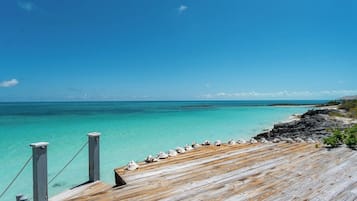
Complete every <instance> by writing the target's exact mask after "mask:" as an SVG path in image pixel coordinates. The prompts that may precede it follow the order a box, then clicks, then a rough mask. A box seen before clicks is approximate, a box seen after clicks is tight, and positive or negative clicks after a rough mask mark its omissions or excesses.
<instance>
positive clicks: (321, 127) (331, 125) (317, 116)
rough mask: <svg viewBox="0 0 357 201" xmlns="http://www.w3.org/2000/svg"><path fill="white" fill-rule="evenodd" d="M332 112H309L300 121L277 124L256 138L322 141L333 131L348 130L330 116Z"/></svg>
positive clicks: (326, 110)
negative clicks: (338, 129) (337, 129)
mask: <svg viewBox="0 0 357 201" xmlns="http://www.w3.org/2000/svg"><path fill="white" fill-rule="evenodd" d="M331 111H334V110H330V109H321V110H309V111H307V112H306V113H304V114H303V115H301V118H300V119H299V120H297V121H292V122H287V123H278V124H275V125H274V127H273V129H271V130H270V131H268V132H263V133H260V134H258V135H257V136H256V137H255V138H256V139H257V140H259V139H262V138H265V139H267V140H269V141H272V140H274V139H275V138H280V139H286V138H291V139H296V138H299V139H302V140H305V141H320V140H321V139H322V138H325V137H327V136H330V135H331V134H332V130H333V129H336V128H346V127H347V126H348V125H345V124H344V123H343V122H341V121H338V120H336V119H333V118H331V117H330V116H328V114H329V113H330V112H331ZM299 141H301V140H299Z"/></svg>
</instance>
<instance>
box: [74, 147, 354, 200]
mask: <svg viewBox="0 0 357 201" xmlns="http://www.w3.org/2000/svg"><path fill="white" fill-rule="evenodd" d="M139 165H140V168H139V169H138V170H135V171H127V170H125V169H124V167H122V168H118V169H116V170H115V171H116V172H117V173H119V174H120V175H121V177H122V178H123V179H124V180H125V181H126V182H127V184H126V185H124V186H121V187H114V188H108V186H98V187H92V188H91V189H88V190H87V191H83V192H81V193H78V194H77V195H76V196H72V197H71V198H70V199H67V200H93V201H94V200H96V201H102V200H306V199H307V200H314V199H315V200H317V199H320V200H321V199H322V200H356V199H357V190H356V187H357V175H356V172H357V152H356V151H351V150H349V149H347V148H339V149H335V150H332V151H327V150H326V149H323V148H315V145H314V144H307V143H295V144H287V143H278V144H244V145H232V146H229V145H222V146H220V147H216V146H208V147H201V148H199V149H196V150H193V151H190V152H188V153H184V154H180V155H178V156H176V157H171V158H168V159H164V160H161V161H160V162H157V163H150V164H146V163H139Z"/></svg>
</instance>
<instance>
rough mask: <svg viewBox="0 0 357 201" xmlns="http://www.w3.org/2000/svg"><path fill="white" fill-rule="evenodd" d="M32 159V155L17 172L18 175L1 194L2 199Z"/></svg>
mask: <svg viewBox="0 0 357 201" xmlns="http://www.w3.org/2000/svg"><path fill="white" fill-rule="evenodd" d="M31 160H32V156H30V157H29V158H28V159H27V161H26V162H25V164H24V165H23V166H22V168H21V169H20V171H19V172H18V173H17V174H16V176H15V177H14V178H13V179H12V180H11V182H10V183H9V184H8V185H7V186H6V188H5V190H4V191H3V192H2V193H1V194H0V199H1V198H2V197H3V196H4V195H5V193H6V192H7V191H8V190H9V189H10V187H11V186H12V184H14V182H15V181H16V179H17V178H18V177H19V176H20V175H21V173H22V172H23V171H24V170H25V168H26V166H27V165H28V164H29V163H30V161H31Z"/></svg>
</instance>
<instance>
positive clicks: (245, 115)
mask: <svg viewBox="0 0 357 201" xmlns="http://www.w3.org/2000/svg"><path fill="white" fill-rule="evenodd" d="M322 102H325V101H153V102H43V103H41V102H33V103H0V153H1V155H0V165H1V166H0V193H1V192H2V191H3V190H4V189H5V187H6V186H7V184H8V183H9V182H10V181H11V180H12V178H14V177H15V175H16V173H17V172H18V171H19V170H20V168H21V167H22V165H23V164H24V163H25V161H26V160H27V159H28V157H30V156H31V153H32V150H31V148H30V146H29V144H30V143H33V142H41V141H45V142H49V146H48V178H49V180H50V179H51V178H52V177H53V176H54V175H55V174H56V173H57V172H58V171H59V170H60V169H61V168H62V167H63V166H64V165H65V164H66V163H67V162H68V161H69V160H70V159H71V158H72V156H73V155H74V154H75V153H76V152H77V151H78V150H79V149H80V147H81V146H82V145H83V144H84V143H85V142H86V141H87V133H88V132H92V131H97V132H100V133H101V134H102V135H101V137H100V146H101V147H100V157H101V159H100V160H101V164H100V165H101V179H102V180H104V181H105V182H108V183H111V184H114V173H113V169H114V168H116V167H119V166H123V165H125V164H126V163H127V162H128V161H130V160H136V161H142V160H143V159H144V158H145V157H146V156H147V155H149V154H152V155H155V154H156V153H158V152H159V151H167V150H169V149H173V148H175V147H177V146H184V145H185V144H191V143H192V142H199V143H201V142H203V141H204V140H206V139H207V140H210V141H215V140H217V139H220V140H221V141H223V142H226V141H228V140H229V139H235V140H237V139H240V138H244V139H249V138H250V137H252V136H254V135H255V134H257V133H259V132H261V131H262V130H263V129H266V128H271V127H272V126H273V124H274V123H277V122H280V121H284V120H286V119H287V118H288V117H289V116H290V115H292V114H295V113H304V112H305V111H307V110H308V109H310V107H311V106H289V107H286V106H285V107H283V106H281V107H279V106H269V105H271V104H276V103H291V104H316V103H322ZM87 179H88V150H87V148H85V149H84V150H83V151H82V152H81V153H80V154H79V155H78V156H77V158H76V159H75V160H74V161H73V162H72V163H71V164H70V165H69V166H68V167H67V168H66V169H65V170H64V172H63V173H62V174H61V175H60V176H58V177H57V178H56V179H55V180H54V181H53V183H51V185H50V186H49V195H50V196H52V195H55V194H57V193H59V192H62V191H64V190H66V189H69V188H71V187H73V186H76V185H78V184H81V183H83V182H85V181H87ZM19 193H22V194H25V195H26V196H27V197H32V162H31V163H30V164H29V165H28V166H27V168H26V169H25V170H24V172H23V173H22V174H21V175H20V176H19V178H18V179H17V180H16V182H15V183H14V185H13V186H12V187H11V188H10V190H9V191H8V192H7V193H6V194H5V196H4V197H3V198H2V199H1V200H14V198H15V195H16V194H19Z"/></svg>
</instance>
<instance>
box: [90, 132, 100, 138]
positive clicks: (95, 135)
mask: <svg viewBox="0 0 357 201" xmlns="http://www.w3.org/2000/svg"><path fill="white" fill-rule="evenodd" d="M88 136H90V137H97V136H100V133H99V132H91V133H88Z"/></svg>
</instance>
